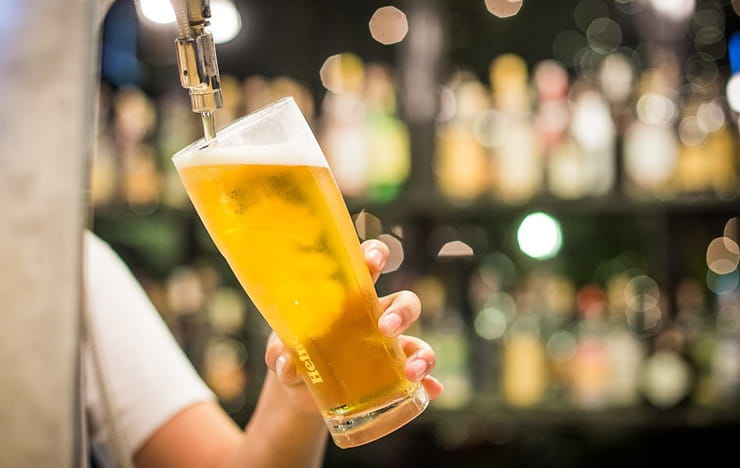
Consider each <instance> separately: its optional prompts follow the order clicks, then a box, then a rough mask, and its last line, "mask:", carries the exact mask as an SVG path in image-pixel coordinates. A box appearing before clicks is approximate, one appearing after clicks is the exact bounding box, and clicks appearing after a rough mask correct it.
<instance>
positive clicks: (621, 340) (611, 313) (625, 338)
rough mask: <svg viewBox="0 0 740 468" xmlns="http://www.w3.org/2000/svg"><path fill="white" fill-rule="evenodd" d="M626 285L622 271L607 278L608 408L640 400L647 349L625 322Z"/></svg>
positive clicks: (627, 280)
mask: <svg viewBox="0 0 740 468" xmlns="http://www.w3.org/2000/svg"><path fill="white" fill-rule="evenodd" d="M628 284H629V278H628V276H627V275H626V274H624V273H621V272H620V273H617V274H615V275H613V276H611V277H610V278H608V280H607V287H606V299H607V302H606V307H607V309H606V310H607V312H606V313H607V319H606V320H607V323H606V336H605V341H606V351H607V355H608V359H609V368H610V378H609V392H608V397H607V399H608V405H609V406H610V407H633V406H637V405H638V404H639V403H640V391H639V384H640V382H639V374H640V366H641V365H642V361H643V359H644V357H645V353H646V349H645V343H644V342H643V341H642V340H640V339H639V338H638V337H637V335H636V334H635V333H634V332H633V331H632V330H630V328H629V326H628V324H627V301H626V300H625V291H626V290H627V285H628Z"/></svg>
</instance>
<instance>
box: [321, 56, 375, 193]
mask: <svg viewBox="0 0 740 468" xmlns="http://www.w3.org/2000/svg"><path fill="white" fill-rule="evenodd" d="M327 62H328V64H327V63H325V64H324V67H322V81H323V82H324V86H326V87H327V92H326V95H325V96H324V99H323V101H322V103H321V110H322V113H321V119H322V120H321V125H320V130H319V135H318V140H319V144H320V145H321V147H322V149H323V150H324V153H325V155H326V159H327V162H328V163H329V166H330V167H331V170H332V173H333V174H334V177H335V179H336V181H337V185H338V186H339V189H340V190H341V191H342V194H344V195H345V196H347V197H350V198H362V197H364V196H365V195H366V194H367V191H368V184H369V181H368V170H369V160H368V144H367V143H368V142H367V136H366V133H365V121H366V118H367V107H366V105H365V102H364V100H363V97H362V91H363V85H364V80H365V64H364V63H363V62H362V60H361V59H360V58H359V57H358V56H356V55H354V54H352V53H343V54H340V55H336V56H334V57H333V59H329V60H327Z"/></svg>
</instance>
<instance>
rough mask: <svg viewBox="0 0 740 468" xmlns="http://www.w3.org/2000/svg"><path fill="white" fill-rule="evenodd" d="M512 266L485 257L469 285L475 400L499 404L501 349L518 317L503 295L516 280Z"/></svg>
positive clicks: (498, 255) (501, 259)
mask: <svg viewBox="0 0 740 468" xmlns="http://www.w3.org/2000/svg"><path fill="white" fill-rule="evenodd" d="M515 274H516V272H515V269H514V264H513V262H512V261H511V260H510V259H509V258H508V257H507V256H506V255H505V254H503V253H502V252H493V253H490V254H488V255H486V256H485V257H484V258H483V260H482V262H481V264H480V266H478V268H476V269H475V270H474V272H473V274H472V275H471V277H470V280H469V283H468V302H469V303H470V305H471V307H472V308H473V311H474V318H473V329H474V331H475V334H476V335H477V340H476V345H475V346H476V349H475V373H474V377H475V379H474V380H475V388H476V389H477V396H476V398H477V399H478V400H479V401H482V402H486V403H487V404H489V405H496V404H500V402H501V395H502V384H501V377H502V369H501V365H502V362H501V361H502V347H503V338H504V336H505V334H506V330H507V328H508V327H509V324H510V323H511V322H512V321H513V320H514V318H515V317H516V315H517V306H516V302H515V300H514V298H513V297H512V296H511V295H510V294H508V293H507V292H506V288H507V287H508V286H510V285H511V284H512V282H513V281H514V277H515Z"/></svg>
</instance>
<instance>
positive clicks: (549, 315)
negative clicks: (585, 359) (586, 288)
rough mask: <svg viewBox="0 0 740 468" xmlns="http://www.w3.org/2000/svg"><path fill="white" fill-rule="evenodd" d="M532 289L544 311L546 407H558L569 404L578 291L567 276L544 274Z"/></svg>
mask: <svg viewBox="0 0 740 468" xmlns="http://www.w3.org/2000/svg"><path fill="white" fill-rule="evenodd" d="M532 288H533V289H534V290H535V291H537V293H538V295H539V303H540V305H539V307H540V308H541V310H542V311H543V312H542V314H541V317H542V339H543V342H544V343H545V350H546V353H547V356H546V358H547V381H548V384H547V393H546V396H545V404H546V405H548V406H549V407H559V406H562V405H563V404H564V403H565V402H567V401H568V389H569V388H570V382H571V376H570V369H571V368H572V366H573V358H574V357H575V352H576V345H577V342H576V335H575V333H574V330H573V311H574V308H575V288H574V286H573V283H572V282H571V281H570V280H569V279H568V278H567V277H565V276H562V275H558V274H554V273H550V272H547V273H544V274H540V275H539V279H538V281H536V282H535V283H534V284H533V285H532Z"/></svg>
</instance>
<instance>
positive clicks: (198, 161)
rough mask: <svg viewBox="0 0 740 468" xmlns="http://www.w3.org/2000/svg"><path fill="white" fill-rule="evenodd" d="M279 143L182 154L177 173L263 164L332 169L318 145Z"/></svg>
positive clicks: (179, 156) (205, 149)
mask: <svg viewBox="0 0 740 468" xmlns="http://www.w3.org/2000/svg"><path fill="white" fill-rule="evenodd" d="M312 146H313V145H311V146H308V147H307V146H306V145H299V144H297V143H279V144H270V145H247V144H243V145H237V146H229V147H224V146H218V145H217V146H213V147H205V148H202V149H196V148H193V149H191V150H190V151H182V152H180V153H179V154H177V155H176V156H175V157H174V158H173V162H174V164H175V167H177V169H182V168H185V167H191V166H205V165H225V164H260V165H267V164H271V165H280V166H316V167H327V168H328V167H329V165H328V164H327V162H326V158H324V154H323V153H322V152H321V149H320V148H319V146H318V145H315V146H313V147H312Z"/></svg>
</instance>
